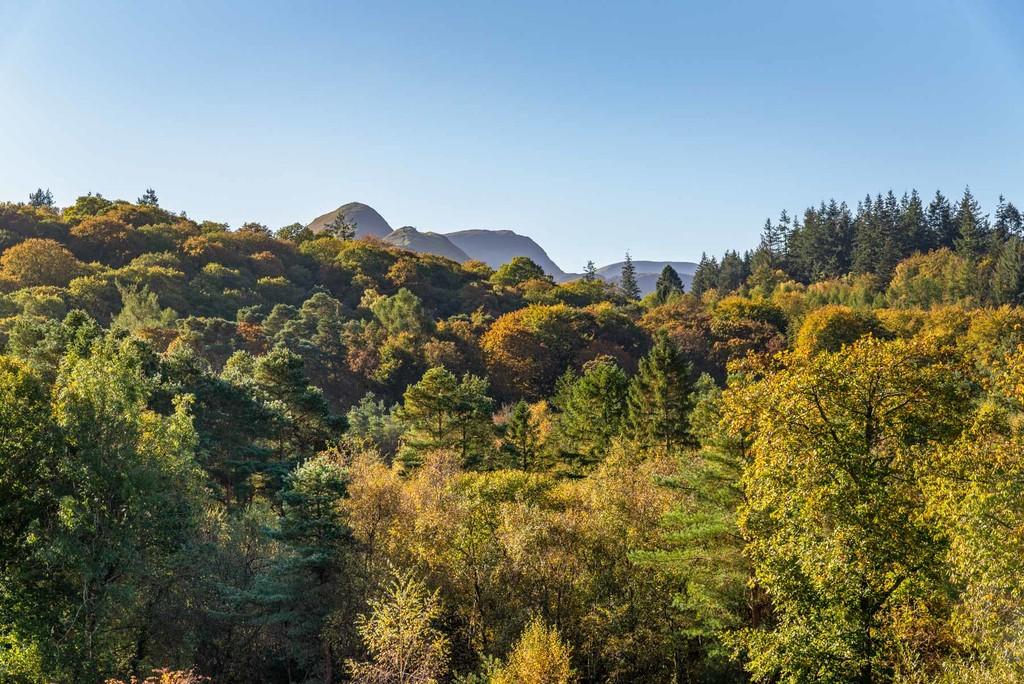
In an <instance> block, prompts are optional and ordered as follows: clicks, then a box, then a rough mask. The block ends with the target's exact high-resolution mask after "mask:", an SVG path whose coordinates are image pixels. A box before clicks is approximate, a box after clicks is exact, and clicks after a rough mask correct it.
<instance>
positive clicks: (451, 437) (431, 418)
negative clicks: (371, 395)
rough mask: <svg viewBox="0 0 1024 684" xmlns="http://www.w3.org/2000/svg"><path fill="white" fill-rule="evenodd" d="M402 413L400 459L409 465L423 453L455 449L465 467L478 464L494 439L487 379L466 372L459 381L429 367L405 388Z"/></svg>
mask: <svg viewBox="0 0 1024 684" xmlns="http://www.w3.org/2000/svg"><path fill="white" fill-rule="evenodd" d="M404 398H405V401H404V403H403V405H402V408H401V409H400V410H399V417H400V418H401V419H402V421H403V422H404V423H405V424H406V432H405V436H404V437H403V438H402V449H401V451H400V458H401V460H402V462H403V463H405V464H406V465H407V466H414V465H418V464H419V463H421V462H422V457H423V454H424V453H425V452H427V451H432V450H436V449H452V450H453V451H457V452H458V453H459V455H460V456H461V457H462V462H463V463H464V464H466V465H478V464H480V463H481V462H482V461H483V460H484V458H485V457H486V455H487V452H488V451H489V450H490V448H491V441H492V439H493V423H492V422H491V410H492V401H491V398H490V397H488V396H487V380H485V379H484V378H480V377H477V376H475V375H470V374H468V373H467V374H466V375H464V376H463V377H462V380H461V381H460V380H459V379H458V378H456V377H455V375H454V374H453V373H451V372H450V371H448V370H447V369H445V368H442V367H437V368H431V369H430V370H428V371H427V372H426V373H424V374H423V378H422V379H421V380H420V381H419V382H418V383H416V384H415V385H410V386H409V388H408V389H407V390H406V391H405V397H404Z"/></svg>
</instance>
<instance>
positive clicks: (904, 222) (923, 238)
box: [900, 190, 936, 256]
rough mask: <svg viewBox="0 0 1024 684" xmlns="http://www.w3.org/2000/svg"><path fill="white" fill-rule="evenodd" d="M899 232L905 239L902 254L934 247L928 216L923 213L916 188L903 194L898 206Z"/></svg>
mask: <svg viewBox="0 0 1024 684" xmlns="http://www.w3.org/2000/svg"><path fill="white" fill-rule="evenodd" d="M900 232H901V233H902V234H903V235H904V237H905V239H906V241H907V250H906V254H905V255H904V256H910V255H911V254H913V253H914V252H927V251H929V250H931V249H934V248H935V246H936V242H935V240H934V235H933V234H932V231H931V229H930V228H929V227H928V216H927V214H926V213H925V209H924V204H923V203H922V202H921V196H920V195H919V194H918V193H917V190H913V191H911V193H910V195H909V196H907V195H904V196H903V200H902V206H901V208H900Z"/></svg>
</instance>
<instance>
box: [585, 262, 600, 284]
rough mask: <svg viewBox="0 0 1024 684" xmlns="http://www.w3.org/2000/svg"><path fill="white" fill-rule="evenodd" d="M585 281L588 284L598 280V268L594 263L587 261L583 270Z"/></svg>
mask: <svg viewBox="0 0 1024 684" xmlns="http://www.w3.org/2000/svg"><path fill="white" fill-rule="evenodd" d="M583 280H585V281H587V282H588V283H590V282H593V281H595V280H597V266H595V265H594V262H593V261H587V265H586V266H585V267H584V268H583Z"/></svg>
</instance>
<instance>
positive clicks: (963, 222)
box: [956, 187, 989, 259]
mask: <svg viewBox="0 0 1024 684" xmlns="http://www.w3.org/2000/svg"><path fill="white" fill-rule="evenodd" d="M956 225H957V226H959V229H960V234H959V236H958V238H957V241H956V250H957V252H959V253H960V254H961V255H963V256H965V257H967V258H968V259H976V258H978V257H980V256H981V255H982V254H983V253H984V252H985V249H986V247H987V245H988V237H989V229H988V217H986V216H985V215H984V214H982V213H981V205H980V204H978V201H977V200H976V199H974V195H973V194H971V189H970V188H969V187H968V188H964V196H963V197H962V198H961V200H960V204H959V205H958V206H957V212H956Z"/></svg>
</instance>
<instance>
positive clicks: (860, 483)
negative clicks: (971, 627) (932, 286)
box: [725, 338, 970, 682]
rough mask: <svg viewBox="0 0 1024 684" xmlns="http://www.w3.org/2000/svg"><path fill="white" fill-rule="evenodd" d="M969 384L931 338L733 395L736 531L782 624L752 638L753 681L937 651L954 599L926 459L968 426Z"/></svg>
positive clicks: (868, 672)
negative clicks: (739, 492)
mask: <svg viewBox="0 0 1024 684" xmlns="http://www.w3.org/2000/svg"><path fill="white" fill-rule="evenodd" d="M961 378H962V370H961V369H960V368H958V366H957V361H956V360H955V359H954V358H949V357H948V356H947V355H945V354H944V353H942V352H938V351H934V350H932V349H930V348H929V347H928V346H927V345H926V344H924V343H922V342H917V341H904V340H899V341H894V342H884V341H880V340H878V339H874V338H866V339H862V340H860V341H858V342H855V343H853V344H852V345H851V346H849V347H846V348H845V349H843V350H841V351H838V352H824V353H821V354H819V355H817V356H815V357H813V358H811V359H803V358H802V357H793V356H790V357H786V358H785V359H784V365H783V367H782V368H780V369H779V370H778V371H776V372H774V373H771V374H769V375H768V376H767V377H765V378H764V379H763V380H760V381H758V382H754V383H752V384H751V385H749V386H747V387H745V388H743V389H738V390H736V391H733V392H730V393H729V395H728V396H727V398H726V403H725V411H726V415H729V416H730V421H731V424H732V426H733V429H734V430H736V431H737V433H738V434H742V435H743V436H744V439H745V441H746V444H747V445H748V449H749V458H750V459H751V460H750V465H749V466H748V467H747V468H746V470H745V472H744V474H743V480H742V482H743V488H744V497H745V498H744V503H743V505H742V506H741V507H740V510H739V516H738V519H739V525H740V529H741V531H742V533H743V535H744V537H745V539H746V540H747V546H746V553H747V555H748V557H749V558H750V559H751V561H752V563H753V567H754V576H755V578H756V582H757V584H758V585H759V586H760V587H763V589H764V591H765V592H766V593H767V595H768V597H769V598H770V600H771V604H772V607H773V611H774V613H775V616H776V619H775V620H774V621H773V622H772V623H770V624H768V625H765V626H763V627H760V628H756V629H751V630H748V631H747V632H745V633H744V636H743V637H742V642H743V648H744V649H745V652H746V653H747V667H748V668H749V669H750V670H751V673H752V674H753V675H754V676H755V677H756V678H759V679H767V678H775V679H781V680H783V681H806V680H808V679H821V678H825V679H828V680H830V681H855V682H871V681H878V680H880V679H887V678H889V677H891V676H892V673H893V671H894V667H895V666H896V662H897V660H898V658H900V657H902V656H903V653H902V652H904V651H906V650H907V649H910V650H911V651H913V650H914V649H919V654H920V655H922V656H923V655H925V652H926V649H928V648H930V645H929V644H930V642H929V641H928V637H927V636H926V635H925V633H927V632H928V631H929V630H933V629H935V621H936V619H938V617H939V616H940V615H941V613H942V611H943V610H944V607H943V606H944V603H945V601H946V600H947V598H946V595H945V594H944V585H943V583H942V581H941V577H942V556H941V550H942V543H941V539H940V538H939V537H938V536H937V535H938V531H937V530H936V529H935V528H934V527H933V526H931V525H929V524H928V523H927V521H926V520H925V519H924V517H923V513H924V503H923V486H922V485H923V483H922V480H921V474H922V472H923V471H922V469H921V464H922V463H923V462H924V461H926V460H927V459H929V458H931V457H932V456H931V453H932V451H931V450H932V449H933V446H932V445H933V444H935V443H936V442H942V441H944V440H948V439H950V438H953V437H955V436H956V435H957V434H958V432H959V431H960V430H961V428H962V427H963V420H964V416H963V413H962V410H961V409H962V407H963V406H964V405H965V403H966V402H967V401H968V400H969V396H970V394H969V387H968V386H966V385H965V384H964V382H963V381H962V379H961ZM925 470H926V469H925ZM936 578H939V579H938V581H937V580H936ZM915 634H916V635H921V638H922V639H923V641H917V640H916V639H917V637H915Z"/></svg>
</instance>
